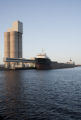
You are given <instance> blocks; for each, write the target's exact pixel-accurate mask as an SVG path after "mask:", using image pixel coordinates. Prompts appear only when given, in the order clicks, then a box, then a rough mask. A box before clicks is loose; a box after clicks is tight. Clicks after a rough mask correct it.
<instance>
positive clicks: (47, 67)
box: [36, 64, 51, 70]
mask: <svg viewBox="0 0 81 120" xmlns="http://www.w3.org/2000/svg"><path fill="white" fill-rule="evenodd" d="M36 69H38V70H49V69H51V66H50V65H44V64H36Z"/></svg>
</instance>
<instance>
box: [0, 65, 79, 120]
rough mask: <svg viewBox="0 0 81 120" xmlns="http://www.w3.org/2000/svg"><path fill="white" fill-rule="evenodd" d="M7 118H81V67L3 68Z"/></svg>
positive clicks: (1, 91) (2, 111) (2, 110)
mask: <svg viewBox="0 0 81 120" xmlns="http://www.w3.org/2000/svg"><path fill="white" fill-rule="evenodd" d="M0 116H1V117H2V118H3V119H4V120H81V68H80V67H77V68H71V69H59V70H46V71H45V70H40V71H37V70H22V71H0Z"/></svg>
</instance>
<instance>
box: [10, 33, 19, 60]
mask: <svg viewBox="0 0 81 120" xmlns="http://www.w3.org/2000/svg"><path fill="white" fill-rule="evenodd" d="M10 58H18V32H16V31H11V32H10Z"/></svg>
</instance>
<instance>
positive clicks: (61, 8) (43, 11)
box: [0, 0, 81, 64]
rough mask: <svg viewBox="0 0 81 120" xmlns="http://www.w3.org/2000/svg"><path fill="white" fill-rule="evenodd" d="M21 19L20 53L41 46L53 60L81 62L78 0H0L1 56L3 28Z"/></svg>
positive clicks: (27, 55) (33, 52) (80, 7)
mask: <svg viewBox="0 0 81 120" xmlns="http://www.w3.org/2000/svg"><path fill="white" fill-rule="evenodd" d="M16 20H20V21H21V22H23V57H24V58H31V57H35V56H36V55H37V54H38V53H40V52H41V51H42V49H43V50H44V51H45V52H46V54H47V55H48V57H49V58H50V59H51V60H53V61H58V62H67V61H69V59H70V58H71V59H72V60H73V61H74V62H75V63H76V64H81V0H0V57H3V56H4V32H6V31H7V29H8V28H10V27H11V26H12V23H13V22H14V21H16Z"/></svg>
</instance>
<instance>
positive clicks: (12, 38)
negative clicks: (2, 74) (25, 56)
mask: <svg viewBox="0 0 81 120" xmlns="http://www.w3.org/2000/svg"><path fill="white" fill-rule="evenodd" d="M22 34H23V23H22V22H20V21H15V22H13V24H12V27H11V28H9V29H8V31H7V32H5V33H4V58H22ZM5 64H9V63H5Z"/></svg>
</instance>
